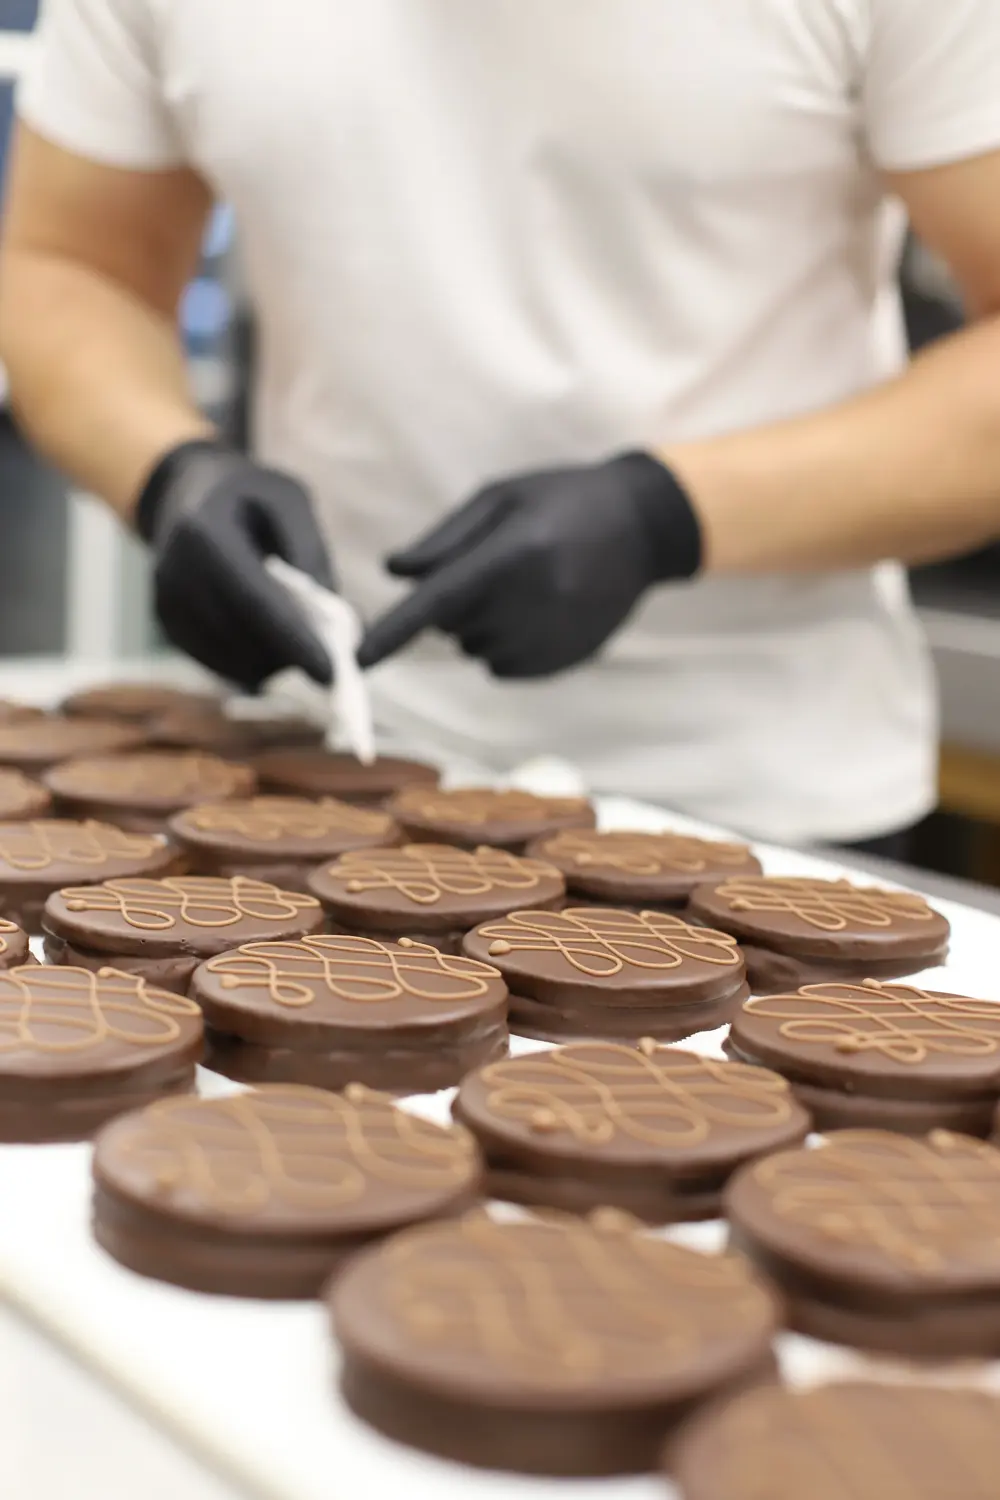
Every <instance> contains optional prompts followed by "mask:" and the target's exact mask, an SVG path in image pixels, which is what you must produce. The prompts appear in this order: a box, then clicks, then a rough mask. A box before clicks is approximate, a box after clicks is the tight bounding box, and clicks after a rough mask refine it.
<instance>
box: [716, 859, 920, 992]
mask: <svg viewBox="0 0 1000 1500" xmlns="http://www.w3.org/2000/svg"><path fill="white" fill-rule="evenodd" d="M688 915H689V917H690V919H691V921H693V922H707V923H710V924H711V925H712V926H713V927H719V928H721V930H722V931H723V932H731V933H732V934H733V936H734V937H736V938H738V939H739V943H740V947H741V948H742V949H743V952H744V955H745V957H746V961H747V973H748V975H749V979H750V988H751V989H752V990H753V992H754V994H756V995H773V994H780V993H781V992H782V991H785V990H794V989H797V988H798V987H799V985H803V984H817V983H822V982H823V981H824V980H828V979H833V980H849V981H852V980H862V979H896V978H900V977H902V976H903V975H907V974H916V973H919V972H920V970H922V969H930V968H933V967H935V966H936V965H937V964H940V963H943V962H944V960H945V958H946V957H947V953H948V937H949V933H950V927H949V924H948V921H947V919H946V918H945V917H943V916H941V914H940V913H939V912H936V911H935V910H934V909H933V907H931V906H928V904H927V902H926V901H925V900H924V898H923V897H922V896H917V895H914V894H912V893H911V892H908V891H887V890H880V889H879V888H878V887H877V886H857V885H853V884H852V883H851V882H850V881H849V880H812V879H805V878H800V877H794V878H789V877H785V876H778V875H770V876H768V875H759V876H752V875H751V876H741V877H738V878H737V877H735V876H734V877H733V878H732V879H730V880H725V881H722V882H721V883H719V884H717V885H703V886H698V888H697V889H696V890H695V891H694V893H693V894H692V896H691V901H690V903H689V905H688Z"/></svg>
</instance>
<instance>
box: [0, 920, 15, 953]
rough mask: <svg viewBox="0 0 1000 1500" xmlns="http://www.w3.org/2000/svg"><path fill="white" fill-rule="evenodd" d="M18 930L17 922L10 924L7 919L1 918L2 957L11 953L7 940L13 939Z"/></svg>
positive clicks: (0, 948)
mask: <svg viewBox="0 0 1000 1500" xmlns="http://www.w3.org/2000/svg"><path fill="white" fill-rule="evenodd" d="M17 930H18V928H17V923H16V922H8V921H7V918H6V917H0V957H2V956H3V955H4V954H5V953H8V952H9V951H10V944H9V943H8V941H7V938H8V937H12V936H13V934H14V933H15V932H17ZM4 934H6V936H5V935H4Z"/></svg>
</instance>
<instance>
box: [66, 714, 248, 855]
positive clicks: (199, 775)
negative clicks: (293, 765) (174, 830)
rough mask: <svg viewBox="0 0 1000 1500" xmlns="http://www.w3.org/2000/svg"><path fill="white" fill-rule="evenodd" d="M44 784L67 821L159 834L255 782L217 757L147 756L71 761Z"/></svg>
mask: <svg viewBox="0 0 1000 1500" xmlns="http://www.w3.org/2000/svg"><path fill="white" fill-rule="evenodd" d="M86 722H87V721H86V720H81V723H86ZM45 784H46V786H47V787H48V788H49V790H50V791H51V792H52V793H53V794H54V796H55V798H56V805H57V807H58V809H59V810H60V812H63V813H65V814H66V815H67V816H68V817H73V818H100V819H102V820H103V821H104V822H106V823H115V824H116V825H117V826H118V827H119V828H127V829H130V830H132V831H133V832H138V833H161V832H163V831H164V829H165V827H166V823H167V819H168V818H169V817H170V816H171V815H172V814H173V813H175V812H179V811H180V810H181V809H182V808H184V807H193V806H195V805H196V804H197V803H199V802H216V801H222V800H223V799H225V798H228V797H246V796H249V795H250V794H251V793H252V792H253V790H254V786H255V778H254V774H253V772H252V771H251V770H250V768H249V767H248V766H241V765H237V764H236V763H235V762H233V761H228V760H220V759H219V758H218V756H215V755H201V754H198V753H197V752H196V751H188V752H183V751H169V750H149V751H145V752H143V753H141V754H137V755H117V756H94V757H92V758H90V759H87V760H75V761H70V762H69V763H68V764H66V765H64V766H56V767H55V768H54V769H53V770H51V771H49V772H48V773H47V774H46V777H45Z"/></svg>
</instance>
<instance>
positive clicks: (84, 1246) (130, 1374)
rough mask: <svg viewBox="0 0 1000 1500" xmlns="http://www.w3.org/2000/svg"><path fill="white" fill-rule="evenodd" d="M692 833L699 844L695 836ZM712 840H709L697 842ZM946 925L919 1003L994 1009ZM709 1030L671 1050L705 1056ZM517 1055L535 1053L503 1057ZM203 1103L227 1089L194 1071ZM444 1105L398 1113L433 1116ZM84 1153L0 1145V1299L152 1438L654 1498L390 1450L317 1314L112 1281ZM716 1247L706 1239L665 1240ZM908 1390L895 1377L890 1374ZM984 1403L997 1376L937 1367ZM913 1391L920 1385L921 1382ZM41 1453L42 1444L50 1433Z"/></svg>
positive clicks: (343, 1489)
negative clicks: (940, 954)
mask: <svg viewBox="0 0 1000 1500" xmlns="http://www.w3.org/2000/svg"><path fill="white" fill-rule="evenodd" d="M602 822H603V824H604V825H605V826H622V827H633V828H653V829H655V828H660V827H664V826H670V827H685V828H692V829H695V828H696V827H697V825H693V824H689V823H687V822H686V821H685V820H683V819H680V818H676V817H673V816H667V815H666V814H664V813H662V812H660V811H659V810H658V809H653V808H647V807H643V806H641V805H639V804H636V803H628V802H625V801H619V800H617V799H616V800H613V801H607V802H605V803H604V804H603V806H602ZM702 831H703V830H702ZM714 831H717V830H714ZM760 852H761V855H762V858H763V860H764V865H765V868H766V869H767V870H768V871H769V872H770V873H774V874H779V873H781V874H792V875H794V874H823V875H825V874H839V873H850V872H847V871H842V870H841V869H840V867H839V866H837V865H835V864H832V863H829V862H824V861H819V860H815V859H811V858H807V857H805V856H803V855H799V854H793V853H786V852H783V851H781V850H777V849H767V848H764V849H762V850H760ZM938 905H939V906H940V908H941V909H942V910H943V911H945V912H946V914H947V915H948V917H949V918H950V919H951V922H952V924H953V936H952V954H953V957H952V959H951V961H950V962H949V963H948V965H947V967H946V968H943V969H936V970H933V971H931V972H930V973H928V974H927V975H926V976H924V978H925V980H926V981H927V982H928V983H929V984H933V986H934V987H935V988H938V989H945V990H952V991H955V992H958V991H963V990H964V991H965V992H967V993H969V994H974V995H981V996H984V997H988V998H991V999H997V1000H1000V965H998V964H997V963H996V962H995V959H996V955H997V954H998V953H1000V918H997V917H993V916H990V915H988V914H986V913H983V912H978V911H972V910H969V909H968V908H965V907H960V906H955V905H952V904H950V903H946V902H941V903H938ZM722 1035H723V1033H722V1032H716V1033H711V1034H706V1035H702V1036H699V1037H695V1038H693V1039H691V1040H689V1041H687V1042H685V1043H684V1046H686V1047H694V1048H696V1049H697V1050H699V1051H702V1052H705V1053H710V1054H718V1051H719V1043H720V1040H721V1037H722ZM517 1045H518V1047H519V1048H520V1047H524V1048H525V1049H526V1050H530V1049H531V1048H532V1047H533V1046H536V1045H537V1044H533V1043H519V1044H517ZM202 1083H203V1086H204V1089H205V1091H206V1092H220V1091H225V1090H227V1089H229V1088H231V1087H232V1085H229V1084H227V1083H226V1082H225V1081H224V1080H220V1079H218V1078H215V1077H214V1076H213V1075H211V1074H202ZM448 1099H449V1096H448V1095H446V1094H437V1095H432V1096H424V1097H421V1098H414V1099H412V1100H408V1101H407V1105H408V1107H410V1108H413V1109H415V1110H416V1111H418V1112H420V1113H424V1114H427V1115H428V1116H429V1117H431V1118H437V1119H446V1118H447V1111H448ZM89 1161H90V1148H89V1147H88V1146H5V1147H0V1205H2V1208H0V1294H2V1295H5V1296H6V1297H7V1298H8V1299H9V1300H10V1301H11V1302H12V1303H13V1304H14V1305H15V1306H17V1307H18V1308H19V1309H20V1310H22V1311H23V1312H24V1313H26V1314H27V1315H28V1316H29V1317H31V1318H33V1319H34V1320H35V1321H37V1322H38V1323H40V1324H42V1325H43V1326H44V1327H45V1328H46V1329H47V1330H48V1331H49V1332H50V1333H52V1334H53V1335H54V1336H55V1337H56V1338H57V1339H58V1340H60V1341H61V1342H62V1343H64V1344H65V1345H67V1346H69V1347H70V1348H71V1349H72V1350H74V1351H75V1353H76V1354H77V1355H78V1356H79V1357H81V1358H82V1359H83V1360H84V1361H85V1362H86V1363H87V1364H88V1365H89V1366H90V1367H91V1368H92V1369H93V1370H95V1371H96V1372H99V1373H100V1374H101V1375H103V1376H104V1377H106V1378H107V1379H108V1380H110V1381H111V1382H113V1383H114V1384H115V1385H117V1386H119V1387H120V1388H122V1389H123V1390H124V1391H125V1392H127V1394H128V1396H129V1398H130V1399H131V1400H132V1401H134V1402H135V1403H137V1404H138V1405H140V1406H141V1407H142V1408H143V1409H144V1410H145V1411H146V1412H147V1413H148V1414H149V1415H150V1416H151V1417H152V1418H153V1419H154V1420H155V1421H156V1422H157V1423H158V1424H159V1425H161V1426H162V1427H164V1428H166V1429H168V1430H169V1431H171V1432H172V1433H173V1434H174V1435H175V1436H176V1437H177V1438H178V1439H179V1440H180V1441H181V1442H183V1443H184V1444H185V1445H186V1446H187V1447H189V1448H191V1449H193V1450H194V1451H196V1452H199V1453H201V1454H203V1455H204V1456H205V1457H206V1458H207V1459H210V1460H211V1461H212V1463H213V1464H214V1465H215V1466H217V1467H218V1468H220V1469H221V1470H222V1471H223V1472H224V1473H226V1474H227V1475H229V1476H231V1477H232V1478H233V1479H234V1480H235V1481H236V1483H237V1484H238V1485H240V1486H242V1488H243V1489H244V1490H245V1491H246V1492H247V1494H248V1495H252V1496H256V1497H265V1500H395V1497H401V1496H405V1497H406V1500H469V1496H470V1493H471V1494H474V1495H475V1497H476V1500H584V1497H588V1500H598V1497H600V1500H664V1486H663V1482H662V1480H660V1479H658V1478H656V1477H655V1476H654V1477H647V1478H638V1479H626V1480H599V1481H597V1480H595V1481H585V1482H579V1481H562V1480H558V1481H548V1480H536V1479H522V1478H517V1477H512V1476H507V1475H501V1474H491V1473H483V1472H481V1471H479V1470H470V1469H466V1468H463V1467H462V1466H460V1465H457V1464H448V1463H444V1462H439V1461H437V1460H435V1459H431V1458H427V1457H425V1456H423V1455H422V1454H419V1453H415V1452H412V1451H410V1450H409V1449H407V1448H403V1447H400V1446H398V1445H396V1444H394V1443H391V1442H389V1441H387V1440H385V1439H383V1438H380V1437H379V1436H378V1435H377V1434H376V1433H374V1432H371V1431H370V1430H369V1429H368V1428H366V1427H365V1426H364V1425H363V1424H362V1423H360V1422H358V1421H356V1420H355V1418H354V1417H353V1416H352V1415H351V1413H350V1412H349V1411H348V1410H347V1408H346V1407H345V1406H344V1405H343V1403H342V1402H341V1401H340V1400H339V1397H338V1395H337V1392H336V1385H335V1355H334V1351H333V1349H332V1347H331V1343H330V1340H329V1337H328V1334H327V1329H326V1323H325V1318H324V1314H323V1311H322V1309H321V1308H320V1307H319V1306H318V1305H317V1304H312V1303H305V1304H295V1303H292V1304H288V1303H267V1302H253V1301H245V1300H236V1299H229V1298H224V1297H208V1296H203V1295H201V1294H197V1293H193V1292H183V1291H179V1290H177V1289H175V1288H173V1287H168V1286H161V1285H159V1284H158V1283H156V1282H152V1281H147V1280H145V1279H143V1278H142V1277H140V1276H136V1275H133V1274H132V1273H131V1272H129V1271H126V1270H123V1269H122V1268H121V1267H119V1266H118V1265H117V1264H116V1263H115V1262H114V1261H112V1260H111V1259H109V1258H108V1257H107V1256H105V1255H104V1254H103V1253H102V1252H101V1251H99V1250H98V1249H97V1248H96V1246H95V1245H94V1244H93V1242H92V1240H91V1238H90V1233H89V1208H90V1202H89V1200H90V1182H89ZM669 1232H670V1233H671V1234H672V1235H673V1236H674V1237H676V1238H678V1239H681V1240H683V1241H685V1242H686V1243H689V1244H697V1245H703V1246H705V1247H706V1248H708V1247H711V1246H714V1245H717V1244H718V1243H719V1242H720V1240H721V1236H722V1226H721V1225H720V1224H718V1223H715V1224H700V1225H691V1226H681V1227H679V1228H677V1229H675V1230H672V1231H669ZM779 1354H780V1357H781V1361H782V1365H783V1368H784V1370H785V1373H786V1375H787V1376H788V1378H789V1379H791V1380H793V1381H796V1382H808V1381H813V1380H816V1379H822V1378H824V1377H826V1376H830V1375H836V1374H839V1373H843V1372H851V1371H865V1372H867V1373H868V1374H881V1373H885V1372H891V1373H893V1374H898V1373H900V1371H899V1369H894V1368H893V1366H892V1363H891V1362H889V1361H872V1360H868V1359H865V1358H864V1357H862V1356H861V1355H856V1354H853V1353H851V1352H850V1351H845V1350H838V1349H835V1348H833V1347H831V1346H827V1345H822V1344H818V1343H814V1342H813V1341H811V1340H808V1339H802V1338H797V1337H794V1336H791V1335H783V1336H782V1337H781V1338H780V1339H779ZM908 1373H909V1374H910V1375H911V1376H912V1372H908ZM942 1376H943V1377H945V1378H950V1377H951V1376H957V1377H959V1378H963V1379H965V1378H969V1377H970V1376H971V1378H973V1379H975V1380H976V1381H977V1382H980V1383H985V1384H989V1385H992V1386H994V1387H995V1388H997V1389H1000V1362H998V1363H996V1364H989V1365H977V1366H957V1367H955V1368H953V1369H947V1370H940V1369H939V1370H938V1371H937V1372H936V1373H935V1375H934V1378H937V1379H941V1378H942ZM920 1378H927V1377H926V1376H921V1377H920ZM54 1436H55V1440H56V1441H58V1436H57V1434H56V1435H54Z"/></svg>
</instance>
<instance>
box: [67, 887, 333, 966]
mask: <svg viewBox="0 0 1000 1500" xmlns="http://www.w3.org/2000/svg"><path fill="white" fill-rule="evenodd" d="M322 926H323V910H322V907H321V906H320V904H319V902H318V901H317V900H316V899H315V898H314V897H312V896H304V895H302V893H301V892H299V891H283V890H280V889H279V888H278V887H277V886H274V885H271V884H269V883H268V882H267V881H264V880H250V879H247V878H246V877H244V876H236V877H235V878H233V879H231V880H226V879H220V878H216V877H214V876H201V875H186V876H167V877H166V878H164V879H162V880H140V879H135V880H105V881H102V882H101V883H100V884H99V885H88V886H69V887H67V888H65V889H63V890H60V891H56V892H55V893H54V894H53V895H51V896H50V897H49V898H48V900H47V901H46V903H45V911H44V913H43V916H42V931H43V933H44V935H45V956H46V959H47V960H48V962H49V963H56V964H74V965H78V966H80V967H82V968H85V969H100V968H102V967H103V966H104V965H106V964H113V965H114V966H115V968H118V969H124V970H126V971H127V972H128V973H130V974H138V975H141V976H142V977H143V978H144V979H147V980H148V981H149V982H150V983H152V984H159V985H162V986H163V987H164V988H165V989H169V990H177V991H179V992H180V993H181V994H184V993H186V991H187V987H188V984H189V983H190V979H191V975H192V974H193V973H194V971H195V969H196V968H197V967H198V965H199V963H201V962H202V961H203V960H204V959H206V958H213V957H214V956H215V955H216V954H217V953H224V952H225V951H226V950H227V949H228V948H238V947H239V945H240V944H241V943H247V942H254V941H266V940H268V939H274V938H297V937H303V936H305V935H306V934H307V933H313V932H319V931H320V930H321V928H322Z"/></svg>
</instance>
